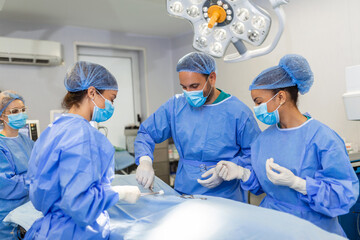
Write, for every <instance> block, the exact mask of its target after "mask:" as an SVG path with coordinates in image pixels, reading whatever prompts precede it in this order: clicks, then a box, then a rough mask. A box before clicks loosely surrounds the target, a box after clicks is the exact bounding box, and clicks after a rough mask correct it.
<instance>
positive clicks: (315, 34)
mask: <svg viewBox="0 0 360 240" xmlns="http://www.w3.org/2000/svg"><path fill="white" fill-rule="evenodd" d="M359 9H360V1H359V0H316V1H314V0H293V1H290V3H289V4H288V5H286V6H284V10H285V13H286V26H285V31H284V34H283V36H282V38H281V40H280V42H279V44H278V46H277V48H276V49H275V50H274V51H273V52H272V53H270V54H268V55H266V56H263V57H259V58H255V59H252V60H249V61H246V62H239V63H224V62H223V60H221V59H218V60H217V63H218V80H217V86H218V87H220V88H221V89H224V90H225V91H226V92H229V93H231V94H233V95H235V96H237V97H238V98H240V99H241V100H242V101H244V102H245V103H246V104H247V105H248V106H249V107H251V108H252V106H253V105H254V104H253V102H252V100H251V98H250V93H249V91H248V87H249V85H250V83H251V81H252V80H253V79H254V78H255V77H256V76H257V75H258V74H259V73H260V72H261V71H262V70H264V69H265V68H268V67H271V66H274V65H277V64H278V62H279V60H280V58H281V57H282V56H283V55H285V54H287V53H297V54H300V55H303V56H304V57H305V58H307V59H308V61H309V63H310V65H311V67H312V70H313V72H314V75H315V82H314V85H313V87H312V89H311V90H310V92H309V93H308V94H306V95H304V96H301V97H300V99H299V103H300V104H299V107H300V109H301V111H302V112H309V113H310V114H311V115H312V116H313V117H314V118H316V119H318V120H320V121H321V122H323V123H325V124H327V125H328V126H330V127H331V128H333V129H334V130H335V131H336V132H337V133H339V135H340V136H342V137H343V138H346V140H347V141H349V142H355V143H357V144H358V145H360V123H359V122H354V121H348V120H347V119H346V113H345V109H344V105H343V100H342V94H343V93H344V92H345V88H346V84H345V67H346V66H351V65H358V64H360V14H359ZM273 26H274V27H275V30H276V28H277V23H276V22H274V23H273ZM273 35H274V32H272V33H271V34H270V36H269V37H270V38H271V37H272V36H273ZM268 42H269V39H267V41H266V43H268ZM172 44H173V45H172V48H173V53H172V54H173V64H174V65H175V66H176V63H177V61H178V59H179V58H180V57H181V56H183V55H185V54H186V53H188V52H189V51H194V50H193V48H192V47H189V46H190V45H191V44H192V34H190V35H186V36H183V37H181V38H176V39H173V41H172ZM234 51H235V50H234V48H233V47H231V48H229V49H228V53H229V52H234ZM178 85H179V82H178V76H177V74H174V89H175V92H181V89H180V87H178ZM359 107H360V106H359ZM261 127H262V128H264V126H263V125H261Z"/></svg>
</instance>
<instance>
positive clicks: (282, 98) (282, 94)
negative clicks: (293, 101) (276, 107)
mask: <svg viewBox="0 0 360 240" xmlns="http://www.w3.org/2000/svg"><path fill="white" fill-rule="evenodd" d="M278 96H279V99H280V104H284V103H285V102H286V100H287V94H286V92H285V91H280V92H279V93H278Z"/></svg>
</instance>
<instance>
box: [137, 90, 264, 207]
mask: <svg viewBox="0 0 360 240" xmlns="http://www.w3.org/2000/svg"><path fill="white" fill-rule="evenodd" d="M259 133H260V129H259V127H258V124H257V122H256V120H255V118H254V116H253V113H252V112H251V110H250V109H249V108H248V107H247V106H246V105H245V104H244V103H242V102H241V101H240V100H239V99H237V98H236V97H234V96H230V97H228V98H226V99H225V100H223V101H221V102H219V103H216V104H211V105H203V106H202V107H199V108H195V107H191V106H190V105H189V104H188V103H187V102H186V99H185V97H184V95H183V94H179V95H175V96H174V97H172V98H171V99H170V100H168V101H167V102H166V103H165V104H163V105H162V106H161V107H160V108H159V109H158V110H157V111H156V112H155V113H153V114H152V115H151V116H150V117H149V118H148V119H146V121H144V122H143V123H142V124H141V126H140V129H139V131H138V135H137V137H136V140H135V157H136V162H137V164H138V163H139V158H140V157H141V156H149V157H150V158H151V159H153V151H154V147H155V143H161V142H163V141H164V140H166V139H168V138H169V137H172V138H173V140H174V143H175V146H176V149H177V150H178V152H179V156H180V160H179V165H178V169H177V172H176V178H175V189H176V190H177V191H178V192H180V193H185V194H203V195H210V196H218V197H224V198H229V199H234V200H238V201H243V202H244V201H246V196H245V194H244V191H243V190H242V189H241V187H240V181H239V180H233V181H224V182H222V183H221V184H220V185H219V186H217V187H215V188H213V189H209V188H206V187H203V186H202V185H200V184H199V183H198V182H197V179H199V178H201V175H202V174H203V172H201V168H200V165H201V164H205V165H207V166H210V165H215V164H217V163H218V162H219V161H221V160H227V161H232V162H234V163H236V164H238V165H241V166H246V165H248V164H250V154H251V150H250V144H251V143H252V142H253V141H254V140H255V139H256V137H257V136H258V135H259Z"/></svg>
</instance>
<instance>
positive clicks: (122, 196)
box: [112, 186, 141, 203]
mask: <svg viewBox="0 0 360 240" xmlns="http://www.w3.org/2000/svg"><path fill="white" fill-rule="evenodd" d="M112 189H113V190H114V191H115V192H117V193H118V194H119V201H125V202H128V203H136V201H137V200H138V199H139V197H140V194H141V192H140V189H139V187H137V186H113V187H112Z"/></svg>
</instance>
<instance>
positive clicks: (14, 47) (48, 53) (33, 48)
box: [0, 37, 62, 66]
mask: <svg viewBox="0 0 360 240" xmlns="http://www.w3.org/2000/svg"><path fill="white" fill-rule="evenodd" d="M0 63H5V64H27V65H42V66H50V65H59V64H61V63H62V51H61V43H59V42H52V41H42V40H32V39H21V38H7V37H0Z"/></svg>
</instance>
